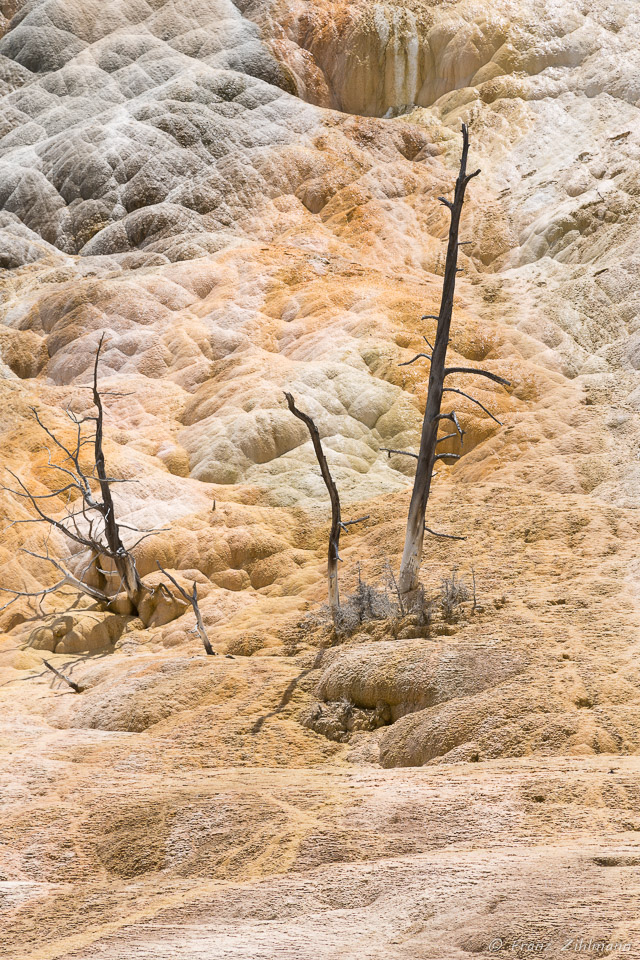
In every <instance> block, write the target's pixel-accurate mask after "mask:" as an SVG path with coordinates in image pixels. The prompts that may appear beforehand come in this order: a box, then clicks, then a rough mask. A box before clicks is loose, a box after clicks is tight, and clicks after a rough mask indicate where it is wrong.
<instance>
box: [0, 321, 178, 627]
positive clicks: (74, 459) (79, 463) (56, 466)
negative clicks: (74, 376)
mask: <svg viewBox="0 0 640 960" xmlns="http://www.w3.org/2000/svg"><path fill="white" fill-rule="evenodd" d="M104 337H105V335H104V334H103V335H102V336H101V338H100V342H99V344H98V348H97V350H96V356H95V361H94V365H93V383H92V385H91V386H90V387H89V389H90V390H91V394H92V399H93V404H94V406H95V408H96V413H95V414H94V415H87V416H79V415H78V414H76V413H74V412H73V411H72V410H71V409H69V408H67V410H66V414H67V416H68V418H69V420H70V421H71V423H72V424H73V428H74V433H75V438H74V440H73V442H71V443H69V442H67V443H65V442H63V440H62V439H61V438H60V437H59V436H58V435H57V434H56V433H54V432H53V430H50V429H49V427H47V426H46V425H45V424H44V423H43V422H42V420H41V419H40V415H39V413H38V411H37V410H36V409H35V407H34V408H32V413H33V417H34V419H35V421H36V423H37V424H38V426H39V427H40V429H41V430H42V431H43V433H44V434H45V436H46V437H47V438H48V440H49V441H50V445H49V446H47V445H46V444H45V446H46V449H47V453H48V461H47V466H48V468H49V469H50V470H51V471H52V473H54V474H55V475H56V476H57V477H58V478H59V483H58V485H56V486H55V488H54V489H53V490H52V492H50V493H45V494H37V493H32V491H31V490H30V489H29V488H28V487H27V485H26V484H25V483H24V482H23V481H22V480H21V479H20V477H19V476H17V474H15V473H13V472H12V471H11V470H9V471H7V472H8V473H9V474H10V476H11V477H12V478H13V480H14V481H15V484H16V486H15V487H10V486H5V485H0V489H1V490H4V491H6V492H8V493H10V494H11V495H12V496H14V497H16V498H17V499H19V500H21V501H22V502H24V503H25V505H27V506H28V507H30V508H31V510H32V512H33V513H34V514H35V515H34V516H32V517H29V518H28V519H19V520H14V521H13V524H12V525H16V524H41V525H43V527H44V528H45V529H46V534H45V537H44V552H43V553H36V552H34V551H32V550H24V551H23V552H24V553H25V554H26V555H28V556H30V557H33V558H34V559H35V560H40V561H45V562H46V563H48V564H50V565H51V566H52V567H53V568H54V569H55V570H56V571H57V573H58V574H60V575H61V579H59V580H58V581H57V582H56V583H55V584H54V585H53V586H51V587H47V588H45V589H42V590H36V591H24V590H12V589H10V588H8V587H5V586H0V590H1V591H2V592H3V593H5V594H12V597H11V599H10V600H9V601H8V602H7V603H5V604H4V606H3V607H1V608H0V612H1V611H2V610H5V609H6V608H7V607H8V606H10V605H11V604H12V603H14V602H15V601H16V600H18V599H20V598H21V597H27V598H30V599H34V600H38V601H39V603H41V602H42V600H43V599H44V598H45V597H47V596H49V595H50V594H54V593H56V592H58V591H61V590H63V589H64V588H65V587H70V588H71V589H72V590H73V591H75V592H76V593H82V594H86V595H88V596H89V597H91V598H92V599H93V600H96V601H97V602H99V603H104V604H109V603H110V602H111V601H112V600H113V599H114V598H115V596H116V595H117V594H118V593H120V591H121V590H124V591H125V592H126V595H127V598H128V600H129V602H130V605H131V608H132V610H134V611H137V610H138V608H139V606H140V603H141V601H142V600H143V599H144V597H145V596H147V595H148V593H149V591H148V590H147V589H146V588H145V587H144V585H143V583H142V581H141V580H140V577H139V575H138V571H137V569H136V563H135V560H134V557H133V552H132V551H133V550H134V549H135V547H136V546H137V545H138V544H139V543H141V542H142V541H143V540H145V539H146V538H147V537H150V536H152V535H154V534H156V533H158V532H160V531H158V530H140V529H139V528H137V527H134V526H131V525H129V524H127V523H123V522H122V521H118V520H117V518H116V509H115V505H114V501H113V494H112V486H114V485H115V484H118V483H127V482H131V481H127V480H122V479H118V478H116V477H113V476H110V475H109V474H108V472H107V469H106V465H105V456H104V450H103V437H104V408H103V405H102V397H101V395H100V391H99V390H98V365H99V362H100V352H101V350H102V346H103V343H104ZM87 425H89V429H88V430H87ZM87 449H90V450H91V451H92V453H91V456H89V457H88V456H87ZM54 458H55V459H54ZM56 507H57V508H60V507H61V508H62V510H61V512H59V513H56V512H55V511H56ZM53 531H57V532H58V533H59V534H62V536H63V537H64V538H66V539H67V540H69V541H70V542H71V544H72V545H73V547H74V548H75V550H76V552H77V553H78V554H79V555H80V556H82V557H83V562H84V566H83V568H82V571H81V573H80V574H79V576H75V575H74V574H73V573H72V572H71V571H70V570H68V569H67V568H66V566H65V565H64V564H63V563H61V562H60V560H57V559H55V557H53V556H51V553H50V550H49V540H50V536H51V534H52V532H53ZM123 531H127V533H129V532H134V533H135V534H139V536H138V537H137V538H136V539H135V541H134V543H132V544H131V545H129V546H126V545H125V543H124V539H123V537H124V533H123ZM101 564H103V565H106V566H107V567H109V566H110V567H111V569H107V570H105V569H103V567H102V566H101ZM90 571H95V572H97V574H98V578H99V582H100V581H101V584H100V586H98V587H96V586H95V585H92V584H91V583H89V582H88V579H89V574H90ZM114 578H116V579H117V580H119V582H118V584H117V586H116V588H115V590H110V589H109V583H110V581H112V580H113V579H114ZM40 609H41V608H40Z"/></svg>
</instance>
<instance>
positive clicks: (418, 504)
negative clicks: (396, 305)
mask: <svg viewBox="0 0 640 960" xmlns="http://www.w3.org/2000/svg"><path fill="white" fill-rule="evenodd" d="M462 143H463V146H462V159H461V161H460V172H459V174H458V179H457V181H456V186H455V193H454V197H453V202H451V201H449V200H445V199H444V198H443V197H441V198H440V201H441V202H442V203H444V205H445V206H446V207H448V209H449V210H450V211H451V225H450V227H449V245H448V247H447V260H446V265H445V271H444V282H443V286H442V300H441V303H440V312H439V314H438V318H437V320H438V327H437V332H436V338H435V342H434V345H433V351H432V355H431V358H430V359H431V370H430V374H429V390H428V393H427V407H426V410H425V414H424V420H423V423H422V436H421V440H420V453H419V455H418V464H417V467H416V475H415V480H414V484H413V493H412V496H411V505H410V507H409V516H408V519H407V529H406V534H405V542H404V552H403V554H402V563H401V566H400V577H399V581H398V586H399V589H400V593H401V594H408V593H411V592H412V591H414V590H416V589H417V587H418V584H419V580H418V577H419V573H420V564H421V562H422V547H423V542H424V532H425V531H424V522H425V513H426V509H427V501H428V499H429V492H430V490H431V478H432V475H433V467H434V464H435V462H436V457H437V456H438V455H437V453H436V444H437V438H438V426H439V424H440V420H441V419H444V417H443V415H442V414H441V413H440V408H441V406H442V394H443V390H444V378H445V376H446V370H445V362H446V357H447V347H448V345H449V328H450V327H451V316H452V313H453V298H454V294H455V289H456V274H457V272H458V246H459V244H458V231H459V228H460V215H461V213H462V205H463V203H464V195H465V191H466V189H467V185H468V183H469V181H470V180H471V179H472V178H473V177H475V176H477V175H478V174H479V173H480V171H479V170H476V171H475V173H471V174H467V156H468V153H469V132H468V130H467V127H466V125H465V124H463V125H462ZM451 417H452V415H451V414H449V415H446V418H447V419H451Z"/></svg>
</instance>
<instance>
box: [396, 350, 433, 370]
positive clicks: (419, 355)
mask: <svg viewBox="0 0 640 960" xmlns="http://www.w3.org/2000/svg"><path fill="white" fill-rule="evenodd" d="M421 357H424V358H425V360H431V357H430V356H429V354H428V353H418V354H416V356H415V357H414V358H413V360H406V361H405V362H404V363H399V364H398V366H399V367H410V366H411V364H412V363H415V362H416V360H419V359H420V358H421Z"/></svg>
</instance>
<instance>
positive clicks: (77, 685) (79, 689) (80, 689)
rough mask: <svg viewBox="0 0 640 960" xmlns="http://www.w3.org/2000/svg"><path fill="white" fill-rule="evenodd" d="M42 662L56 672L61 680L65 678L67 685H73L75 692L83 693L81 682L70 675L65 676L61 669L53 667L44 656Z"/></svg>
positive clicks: (52, 671)
mask: <svg viewBox="0 0 640 960" xmlns="http://www.w3.org/2000/svg"><path fill="white" fill-rule="evenodd" d="M42 662H43V663H44V665H45V667H46V668H47V670H51V673H55V675H56V677H59V678H60V680H64V682H65V683H66V684H67V686H68V687H71V689H72V690H73V691H75V693H82V687H81V686H80V685H79V684H77V683H76V682H75V681H74V680H70V679H69V677H65V675H64V673H60V671H59V670H56V668H55V667H53V666H52V665H51V664H50V663H49V661H48V660H45V659H44V658H43V659H42Z"/></svg>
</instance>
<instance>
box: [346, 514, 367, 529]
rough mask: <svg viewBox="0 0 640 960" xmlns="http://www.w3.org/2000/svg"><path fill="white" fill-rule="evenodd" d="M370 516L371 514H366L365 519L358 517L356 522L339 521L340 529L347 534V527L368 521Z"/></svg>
mask: <svg viewBox="0 0 640 960" xmlns="http://www.w3.org/2000/svg"><path fill="white" fill-rule="evenodd" d="M370 516H371V514H370V513H368V514H367V515H366V517H358V519H357V520H347V521H346V522H343V521H342V520H341V521H340V526H341V527H342V529H343V530H344V532H345V533H348V532H349V531H348V529H347V528H348V527H352V526H353V525H354V523H364V521H365V520H368V519H369V517H370Z"/></svg>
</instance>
